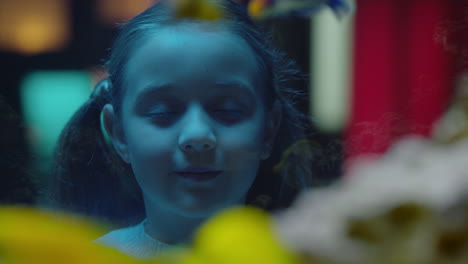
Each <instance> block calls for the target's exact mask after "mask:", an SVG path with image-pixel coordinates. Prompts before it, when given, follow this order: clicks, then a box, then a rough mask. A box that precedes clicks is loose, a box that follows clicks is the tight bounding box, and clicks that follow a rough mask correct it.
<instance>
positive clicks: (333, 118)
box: [310, 9, 353, 132]
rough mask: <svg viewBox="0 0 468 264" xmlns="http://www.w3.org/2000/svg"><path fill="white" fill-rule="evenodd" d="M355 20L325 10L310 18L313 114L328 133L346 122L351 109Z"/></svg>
mask: <svg viewBox="0 0 468 264" xmlns="http://www.w3.org/2000/svg"><path fill="white" fill-rule="evenodd" d="M352 27H353V23H352V19H349V18H346V19H337V17H336V16H335V15H334V14H333V12H332V11H331V10H328V9H324V10H323V11H322V12H320V13H318V14H316V15H314V16H313V17H312V19H311V30H312V31H311V69H312V72H311V87H312V91H311V93H310V94H311V98H310V100H311V101H310V102H311V103H310V105H311V109H310V111H311V114H312V116H313V117H314V119H316V124H317V126H318V127H319V128H320V129H321V130H323V131H326V132H338V131H340V130H341V129H343V127H344V126H345V125H346V122H347V120H348V118H349V110H350V105H349V104H350V89H351V85H352V84H351V59H352Z"/></svg>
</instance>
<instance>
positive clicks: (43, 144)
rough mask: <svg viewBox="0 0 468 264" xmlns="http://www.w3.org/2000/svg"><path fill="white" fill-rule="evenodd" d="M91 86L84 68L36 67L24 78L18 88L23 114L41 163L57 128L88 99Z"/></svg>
mask: <svg viewBox="0 0 468 264" xmlns="http://www.w3.org/2000/svg"><path fill="white" fill-rule="evenodd" d="M90 86H91V76H90V75H89V73H88V72H86V71H39V72H33V73H30V74H28V75H26V76H25V78H24V79H23V81H22V83H21V91H20V92H21V101H22V107H23V113H24V118H25V122H26V126H27V129H28V132H29V133H28V135H29V140H30V143H31V146H32V150H33V151H34V153H35V154H36V157H37V158H38V159H37V160H38V161H39V162H41V161H42V164H40V165H41V166H47V165H48V162H50V158H51V157H52V153H53V151H54V147H55V143H56V141H57V139H58V137H59V135H60V132H61V131H62V129H63V127H64V126H65V124H66V123H67V122H68V120H69V119H70V117H71V116H72V115H73V113H74V112H75V111H76V110H77V109H78V108H79V107H80V106H81V104H83V103H84V102H85V101H86V100H87V99H88V97H89V94H90V92H91V89H90ZM42 169H46V168H42Z"/></svg>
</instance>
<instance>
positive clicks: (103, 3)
mask: <svg viewBox="0 0 468 264" xmlns="http://www.w3.org/2000/svg"><path fill="white" fill-rule="evenodd" d="M155 2H157V1H156V0H98V1H96V4H97V10H98V15H99V19H100V20H101V21H102V22H104V23H106V24H114V23H117V22H125V21H127V20H129V19H131V18H132V17H134V16H136V15H137V14H139V13H140V12H142V11H143V10H145V9H146V8H147V7H149V6H150V5H151V4H153V3H155Z"/></svg>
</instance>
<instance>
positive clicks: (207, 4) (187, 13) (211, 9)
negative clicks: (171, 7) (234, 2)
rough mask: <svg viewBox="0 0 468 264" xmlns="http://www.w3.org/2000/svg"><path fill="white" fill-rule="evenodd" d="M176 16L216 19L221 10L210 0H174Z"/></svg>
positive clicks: (219, 16)
mask: <svg viewBox="0 0 468 264" xmlns="http://www.w3.org/2000/svg"><path fill="white" fill-rule="evenodd" d="M174 2H175V17H176V18H179V19H181V18H194V19H201V20H216V19H219V18H221V17H222V10H221V8H220V7H219V6H217V5H216V4H215V3H213V2H212V1H210V0H175V1H174Z"/></svg>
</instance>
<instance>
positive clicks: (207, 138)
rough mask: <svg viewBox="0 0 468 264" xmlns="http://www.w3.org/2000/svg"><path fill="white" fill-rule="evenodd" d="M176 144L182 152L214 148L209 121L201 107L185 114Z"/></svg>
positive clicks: (214, 140)
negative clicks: (184, 120)
mask: <svg viewBox="0 0 468 264" xmlns="http://www.w3.org/2000/svg"><path fill="white" fill-rule="evenodd" d="M178 144H179V148H180V149H181V150H182V151H184V152H205V151H209V150H212V149H214V148H216V137H215V135H214V133H213V129H212V127H211V125H210V121H209V120H208V117H206V115H204V113H203V111H202V110H201V109H200V110H194V111H191V112H189V113H188V115H187V116H186V122H184V126H183V128H182V131H181V133H180V136H179V142H178Z"/></svg>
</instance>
